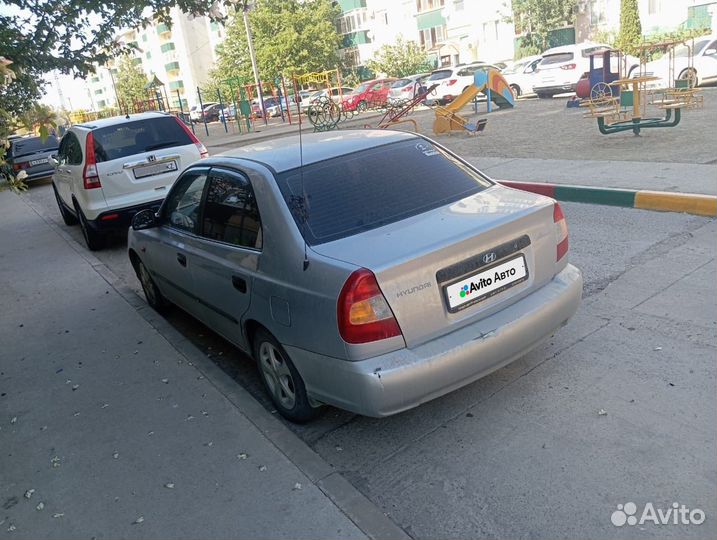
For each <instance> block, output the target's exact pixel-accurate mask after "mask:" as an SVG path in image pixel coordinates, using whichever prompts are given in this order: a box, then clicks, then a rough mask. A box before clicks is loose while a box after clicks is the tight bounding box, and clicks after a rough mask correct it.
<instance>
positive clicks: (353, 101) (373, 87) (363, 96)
mask: <svg viewBox="0 0 717 540" xmlns="http://www.w3.org/2000/svg"><path fill="white" fill-rule="evenodd" d="M396 80H397V79H395V78H389V79H374V80H372V81H366V82H364V83H361V84H360V85H358V86H357V87H356V88H355V89H354V91H353V92H351V93H350V94H349V95H348V96H344V99H343V101H342V102H341V104H342V106H343V108H344V110H346V111H356V110H358V111H365V110H366V109H368V108H369V107H381V106H383V105H385V104H386V100H387V99H388V92H389V90H390V89H391V85H392V84H393V83H394V82H396Z"/></svg>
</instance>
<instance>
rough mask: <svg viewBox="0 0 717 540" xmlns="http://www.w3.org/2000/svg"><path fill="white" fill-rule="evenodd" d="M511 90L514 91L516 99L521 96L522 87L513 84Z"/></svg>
mask: <svg viewBox="0 0 717 540" xmlns="http://www.w3.org/2000/svg"><path fill="white" fill-rule="evenodd" d="M510 89H511V90H512V91H513V95H514V96H515V97H520V94H521V91H520V86H518V85H517V84H511V85H510Z"/></svg>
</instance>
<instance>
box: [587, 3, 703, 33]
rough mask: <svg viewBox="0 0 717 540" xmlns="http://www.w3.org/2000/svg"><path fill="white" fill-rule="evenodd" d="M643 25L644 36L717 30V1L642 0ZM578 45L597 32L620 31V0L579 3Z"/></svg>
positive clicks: (641, 17) (641, 18)
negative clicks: (659, 33)
mask: <svg viewBox="0 0 717 540" xmlns="http://www.w3.org/2000/svg"><path fill="white" fill-rule="evenodd" d="M638 8H639V11H640V23H641V24H642V33H643V35H645V36H649V35H650V34H654V33H658V32H671V31H674V30H678V29H680V28H687V29H690V28H694V29H697V28H700V29H701V28H710V29H712V31H715V30H717V0H640V1H639V2H638ZM575 26H576V37H577V39H578V41H587V40H590V39H593V38H594V37H595V35H596V34H597V33H598V32H614V33H617V32H618V31H619V29H620V0H580V2H579V3H578V15H577V20H576V24H575Z"/></svg>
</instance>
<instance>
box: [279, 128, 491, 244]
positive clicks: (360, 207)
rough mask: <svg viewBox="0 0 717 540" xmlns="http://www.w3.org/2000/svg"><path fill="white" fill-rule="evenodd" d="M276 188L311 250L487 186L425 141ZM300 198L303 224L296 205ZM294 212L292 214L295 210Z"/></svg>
mask: <svg viewBox="0 0 717 540" xmlns="http://www.w3.org/2000/svg"><path fill="white" fill-rule="evenodd" d="M277 183H278V185H279V189H280V190H281V193H282V195H283V196H284V200H285V201H286V203H287V205H288V206H289V208H290V209H291V210H292V214H294V219H295V220H296V222H297V225H298V227H299V229H300V230H301V231H302V233H303V235H304V238H305V239H306V241H307V242H308V243H309V244H311V245H316V244H323V243H325V242H330V241H332V240H338V239H340V238H345V237H347V236H352V235H355V234H358V233H361V232H364V231H370V230H371V229H375V228H377V227H381V226H383V225H388V224H390V223H394V222H396V221H400V220H402V219H406V218H409V217H411V216H414V215H417V214H421V213H424V212H427V211H429V210H432V209H434V208H438V207H440V206H445V205H447V204H450V203H453V202H456V201H458V200H460V199H463V198H465V197H468V196H470V195H474V194H475V193H478V192H480V191H482V190H483V189H485V188H486V187H488V186H490V185H491V183H490V182H489V181H488V180H486V179H485V178H483V177H482V176H481V175H479V174H478V173H477V172H475V171H474V170H472V169H471V168H469V167H468V166H467V165H465V164H463V163H461V162H460V161H459V160H458V159H456V158H455V157H453V156H451V155H450V154H448V153H446V152H445V151H444V150H442V149H440V148H438V147H436V146H434V145H433V144H431V143H430V142H428V141H425V140H422V139H421V140H412V141H402V142H398V143H391V144H387V145H383V146H378V147H375V148H370V149H368V150H363V151H361V152H356V153H353V154H348V155H343V156H340V157H336V158H332V159H328V160H326V161H322V162H320V163H314V164H312V165H308V166H306V167H304V174H303V182H302V175H301V174H300V173H299V169H292V170H290V171H286V172H284V173H281V174H279V175H278V177H277ZM302 183H303V193H305V194H306V200H307V204H306V205H305V206H306V210H307V212H306V213H307V215H308V220H307V224H306V226H305V227H304V226H302V224H301V221H300V219H299V218H298V215H300V204H297V203H300V201H301V200H302ZM297 206H298V208H297Z"/></svg>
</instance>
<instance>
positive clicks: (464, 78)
mask: <svg viewBox="0 0 717 540" xmlns="http://www.w3.org/2000/svg"><path fill="white" fill-rule="evenodd" d="M488 67H490V68H493V69H498V68H497V67H496V66H494V65H491V64H487V63H485V62H474V63H472V64H466V65H463V66H456V67H445V68H441V69H437V70H435V71H433V72H432V73H431V75H430V76H429V77H428V78H427V79H426V80H425V81H424V83H423V84H424V86H426V87H429V88H430V87H431V85H433V84H438V87H437V88H436V89H435V90H433V91H432V92H431V93H430V94H428V98H427V100H426V103H427V104H428V105H431V104H433V103H438V104H445V103H450V102H451V101H453V100H454V99H456V98H457V97H458V96H460V95H461V94H462V93H463V92H465V91H466V90H467V89H468V87H469V86H470V85H472V84H473V76H474V75H475V72H476V71H478V69H479V68H488Z"/></svg>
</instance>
